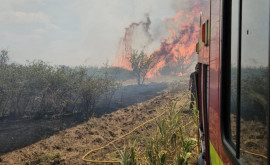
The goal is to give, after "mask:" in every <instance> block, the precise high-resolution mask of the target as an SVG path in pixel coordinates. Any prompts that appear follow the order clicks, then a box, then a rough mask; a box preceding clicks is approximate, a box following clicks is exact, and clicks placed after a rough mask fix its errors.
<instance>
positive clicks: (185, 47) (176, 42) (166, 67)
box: [115, 0, 203, 78]
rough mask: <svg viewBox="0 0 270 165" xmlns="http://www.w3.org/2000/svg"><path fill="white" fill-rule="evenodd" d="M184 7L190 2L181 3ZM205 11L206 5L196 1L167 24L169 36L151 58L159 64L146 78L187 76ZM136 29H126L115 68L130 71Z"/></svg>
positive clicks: (167, 20) (166, 22) (186, 0)
mask: <svg viewBox="0 0 270 165" xmlns="http://www.w3.org/2000/svg"><path fill="white" fill-rule="evenodd" d="M181 2H182V3H188V2H189V0H181ZM202 9H203V4H202V2H201V1H199V0H195V3H194V4H193V6H192V7H189V8H185V9H182V10H180V11H178V12H177V14H176V16H174V17H173V18H168V19H166V20H165V24H166V26H167V28H168V31H169V35H168V36H167V37H166V38H165V39H163V41H162V42H161V44H160V46H159V48H158V49H157V50H155V51H153V53H152V54H151V55H152V56H153V57H154V61H155V63H156V65H155V67H154V68H152V69H151V70H150V72H149V73H148V74H147V75H146V77H147V78H150V77H153V76H156V75H160V74H162V73H163V72H165V73H166V74H168V73H169V74H175V75H179V76H182V75H186V74H187V73H186V72H187V69H188V68H189V67H190V66H191V65H192V62H193V61H194V59H195V58H194V57H195V47H196V43H197V41H198V35H199V30H200V27H199V13H200V11H202ZM131 27H134V26H130V27H129V28H127V29H126V33H125V36H124V39H123V40H122V42H123V43H125V44H123V43H120V44H121V45H122V46H124V47H125V49H121V50H124V51H122V52H120V54H118V57H117V60H116V62H115V65H116V66H120V67H123V68H126V69H129V70H130V69H131V67H130V64H129V62H128V57H130V52H131V49H132V37H133V33H134V28H131Z"/></svg>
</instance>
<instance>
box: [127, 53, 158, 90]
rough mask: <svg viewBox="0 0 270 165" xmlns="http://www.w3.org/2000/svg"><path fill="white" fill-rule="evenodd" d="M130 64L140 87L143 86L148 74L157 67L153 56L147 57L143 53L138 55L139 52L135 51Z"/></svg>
mask: <svg viewBox="0 0 270 165" xmlns="http://www.w3.org/2000/svg"><path fill="white" fill-rule="evenodd" d="M129 62H130V64H131V67H132V70H133V72H134V74H135V76H136V77H137V82H138V85H142V84H143V83H144V80H145V78H146V74H147V73H148V72H149V71H150V70H151V69H152V68H153V67H154V66H155V63H154V60H153V56H147V54H145V53H144V52H143V51H141V52H140V53H138V51H137V50H133V52H132V53H131V56H130V58H129Z"/></svg>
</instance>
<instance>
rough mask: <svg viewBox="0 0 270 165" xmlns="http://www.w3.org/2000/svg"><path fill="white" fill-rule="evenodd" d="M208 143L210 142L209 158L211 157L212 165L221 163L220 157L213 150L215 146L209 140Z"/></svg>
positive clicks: (220, 164) (221, 164)
mask: <svg viewBox="0 0 270 165" xmlns="http://www.w3.org/2000/svg"><path fill="white" fill-rule="evenodd" d="M209 144H210V159H211V163H212V164H213V165H223V162H222V160H221V159H220V157H219V156H218V154H217V151H216V150H215V148H214V146H213V145H212V143H211V141H209Z"/></svg>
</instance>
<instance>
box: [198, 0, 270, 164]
mask: <svg viewBox="0 0 270 165" xmlns="http://www.w3.org/2000/svg"><path fill="white" fill-rule="evenodd" d="M207 3H208V5H207V7H206V9H205V11H204V12H201V13H200V18H201V19H200V20H201V23H200V26H201V32H200V38H199V41H198V43H197V46H196V51H197V53H198V66H199V70H198V71H197V103H198V104H197V106H198V109H199V114H200V138H201V144H202V145H201V154H200V157H199V164H212V165H219V164H250V165H260V164H264V165H267V164H268V165H269V164H270V163H269V157H270V154H269V151H270V149H269V141H270V140H269V130H270V128H269V77H270V76H269V0H256V1H255V0H226V1H225V0H207Z"/></svg>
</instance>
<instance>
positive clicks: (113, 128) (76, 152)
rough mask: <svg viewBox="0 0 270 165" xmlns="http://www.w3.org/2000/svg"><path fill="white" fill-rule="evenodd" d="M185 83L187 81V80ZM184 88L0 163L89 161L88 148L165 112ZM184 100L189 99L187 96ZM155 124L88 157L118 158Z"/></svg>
mask: <svg viewBox="0 0 270 165" xmlns="http://www.w3.org/2000/svg"><path fill="white" fill-rule="evenodd" d="M182 83H183V84H186V81H184V82H182ZM183 84H182V85H183ZM183 90H185V86H182V87H181V88H179V86H176V87H173V88H170V89H169V90H168V89H167V90H165V91H163V92H160V93H159V95H158V96H156V97H154V98H152V99H150V100H148V101H145V102H141V103H137V104H134V105H130V106H128V107H125V108H122V109H119V110H117V111H114V112H112V113H109V114H105V115H103V116H101V117H93V118H90V119H89V120H88V121H87V122H85V123H83V124H81V125H77V126H75V127H72V128H69V129H66V130H63V131H60V132H59V133H58V134H55V135H53V136H50V137H49V138H47V139H44V140H41V141H39V142H36V143H34V144H32V145H30V146H27V147H25V148H22V149H18V150H16V151H13V152H10V153H7V154H5V155H2V156H1V157H0V164H89V163H86V162H84V161H83V160H82V159H81V157H82V156H83V155H84V154H85V153H86V152H87V151H89V150H90V149H94V148H97V147H100V146H102V145H105V144H107V143H108V142H110V141H112V140H114V139H116V138H117V137H119V136H121V135H123V134H125V133H127V132H128V131H129V130H131V129H133V128H134V127H136V126H138V125H139V124H141V123H142V122H144V121H147V120H149V119H151V118H153V117H155V116H156V115H158V114H159V113H161V112H162V107H164V106H166V105H168V104H169V103H170V102H171V101H172V100H175V99H177V98H178V97H179V95H181V93H183ZM184 101H188V100H187V98H185V100H184ZM163 110H164V109H163ZM186 113H187V117H185V118H183V120H184V122H187V120H189V118H188V115H189V111H188V110H186ZM154 125H155V124H154V123H152V124H148V125H146V126H144V127H142V128H141V129H139V130H137V131H135V132H134V133H133V134H131V135H130V136H127V137H126V138H125V139H123V140H121V141H119V142H117V143H116V144H115V146H110V147H108V148H105V149H104V150H102V151H99V152H96V153H94V154H93V155H91V156H89V157H88V158H93V159H99V160H100V159H109V158H110V159H111V158H114V159H118V158H119V155H118V153H117V150H116V148H118V149H120V150H121V149H122V147H123V145H124V144H125V143H127V141H128V139H130V138H134V137H147V136H150V135H151V134H152V132H153V130H155V129H156V128H155V127H154Z"/></svg>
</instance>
